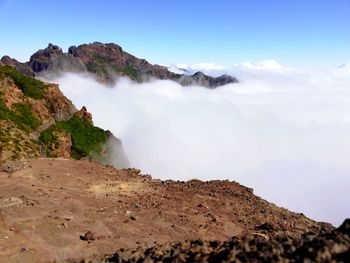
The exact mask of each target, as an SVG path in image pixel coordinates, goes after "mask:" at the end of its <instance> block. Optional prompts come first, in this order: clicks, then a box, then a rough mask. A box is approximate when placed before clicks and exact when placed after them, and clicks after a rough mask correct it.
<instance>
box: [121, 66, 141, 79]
mask: <svg viewBox="0 0 350 263" xmlns="http://www.w3.org/2000/svg"><path fill="white" fill-rule="evenodd" d="M122 72H123V73H124V74H125V75H127V76H129V77H130V78H132V79H134V80H138V78H139V72H138V71H137V70H136V69H135V68H133V67H131V66H126V67H124V68H123V70H122Z"/></svg>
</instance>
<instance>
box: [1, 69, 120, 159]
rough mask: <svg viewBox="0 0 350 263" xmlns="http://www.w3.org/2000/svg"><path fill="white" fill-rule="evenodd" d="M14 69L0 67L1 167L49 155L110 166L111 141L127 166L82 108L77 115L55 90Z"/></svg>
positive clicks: (115, 142) (109, 138) (108, 137)
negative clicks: (91, 159)
mask: <svg viewBox="0 0 350 263" xmlns="http://www.w3.org/2000/svg"><path fill="white" fill-rule="evenodd" d="M14 67H15V65H13V67H10V66H1V65H0V124H1V131H0V149H1V151H0V163H5V162H8V161H15V160H21V159H28V158H37V157H47V156H50V157H63V158H70V157H74V158H78V159H79V158H82V157H91V158H98V159H99V160H101V161H106V162H110V161H111V160H110V159H109V156H110V155H109V153H108V152H107V151H106V149H107V148H106V146H105V145H106V143H107V144H108V143H109V142H113V147H112V146H108V147H109V148H118V149H120V150H119V151H118V154H119V157H120V159H124V160H125V161H126V158H125V156H124V155H123V151H122V146H121V142H120V141H119V140H118V139H116V138H114V136H113V134H111V133H110V132H108V131H104V130H102V129H100V128H98V127H95V126H94V125H93V122H92V116H91V114H90V113H88V112H87V109H86V108H85V107H83V108H82V109H81V110H80V111H78V110H77V109H76V108H75V106H74V105H73V104H72V102H71V101H70V100H69V99H67V98H66V97H65V96H64V95H63V94H62V92H61V91H60V89H59V87H58V85H56V84H51V83H43V82H41V81H39V80H36V79H33V78H31V77H27V76H25V75H23V74H21V73H19V72H18V71H16V69H15V68H14Z"/></svg>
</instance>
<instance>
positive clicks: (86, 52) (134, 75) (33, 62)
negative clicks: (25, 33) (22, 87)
mask: <svg viewBox="0 0 350 263" xmlns="http://www.w3.org/2000/svg"><path fill="white" fill-rule="evenodd" d="M1 63H3V64H4V65H11V66H14V67H16V69H17V70H18V71H20V72H21V73H23V74H25V75H27V76H32V75H36V76H40V75H42V74H45V76H46V77H54V76H56V75H57V74H60V73H62V72H89V73H92V74H93V75H94V76H95V77H96V78H97V79H98V80H99V81H101V82H103V83H108V84H110V83H113V82H114V81H115V79H116V77H119V76H127V77H129V78H130V79H132V80H134V81H138V82H144V81H149V80H150V79H152V78H154V79H163V80H173V81H176V82H178V83H180V84H181V85H183V86H188V85H198V86H204V87H208V88H216V87H218V86H222V85H225V84H229V83H235V82H238V80H237V79H236V78H235V77H232V76H228V75H223V76H220V77H217V78H215V77H211V76H208V75H205V74H204V73H202V72H197V73H195V74H193V75H185V74H177V73H174V72H171V71H169V70H168V69H167V68H166V67H163V66H160V65H153V64H151V63H149V62H148V61H146V60H145V59H140V58H137V57H135V56H133V55H131V54H129V53H127V52H125V51H124V50H123V49H122V48H121V47H120V46H118V45H116V44H113V43H109V44H103V43H99V42H94V43H92V44H83V45H80V46H77V47H76V46H72V47H70V48H69V49H68V53H64V52H63V51H62V49H61V48H59V47H58V46H55V45H52V44H49V46H48V47H47V48H45V49H41V50H39V51H37V52H36V53H35V54H33V55H32V56H31V57H30V60H29V62H26V63H20V62H18V61H16V60H15V59H12V58H10V57H8V56H4V57H3V58H2V59H1Z"/></svg>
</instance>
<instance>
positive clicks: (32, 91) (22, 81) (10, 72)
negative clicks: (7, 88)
mask: <svg viewBox="0 0 350 263" xmlns="http://www.w3.org/2000/svg"><path fill="white" fill-rule="evenodd" d="M4 76H8V77H10V78H11V79H12V80H13V81H14V82H15V84H16V86H17V87H18V88H19V89H21V90H22V91H23V93H24V95H25V96H28V97H31V98H33V99H42V98H43V97H44V91H45V88H46V87H47V85H46V84H45V83H44V82H42V81H40V80H36V79H34V78H30V77H27V76H25V75H23V74H21V73H19V72H18V71H17V70H16V69H15V68H13V67H10V66H1V65H0V77H4Z"/></svg>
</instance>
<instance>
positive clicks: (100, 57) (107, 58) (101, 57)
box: [91, 55, 113, 64]
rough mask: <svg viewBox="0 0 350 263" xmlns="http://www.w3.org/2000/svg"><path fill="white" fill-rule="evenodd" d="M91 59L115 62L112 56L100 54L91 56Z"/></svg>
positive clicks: (100, 62) (100, 61)
mask: <svg viewBox="0 0 350 263" xmlns="http://www.w3.org/2000/svg"><path fill="white" fill-rule="evenodd" d="M91 60H92V61H94V62H96V63H99V64H110V63H111V62H113V59H112V58H110V57H105V56H99V55H93V56H92V57H91Z"/></svg>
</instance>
